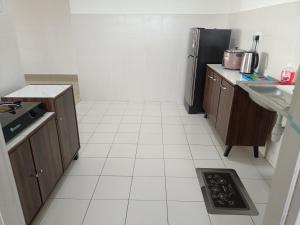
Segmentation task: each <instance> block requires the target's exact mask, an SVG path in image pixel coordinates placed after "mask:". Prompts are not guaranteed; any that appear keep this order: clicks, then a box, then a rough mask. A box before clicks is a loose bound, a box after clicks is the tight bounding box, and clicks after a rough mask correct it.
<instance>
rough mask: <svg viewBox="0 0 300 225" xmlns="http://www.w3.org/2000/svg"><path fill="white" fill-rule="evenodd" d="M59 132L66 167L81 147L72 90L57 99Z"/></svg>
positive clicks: (56, 108) (56, 109)
mask: <svg viewBox="0 0 300 225" xmlns="http://www.w3.org/2000/svg"><path fill="white" fill-rule="evenodd" d="M55 111H56V114H57V125H58V133H59V138H60V145H61V148H62V151H61V155H62V160H63V165H64V167H65V168H66V167H67V166H68V165H69V163H70V162H71V161H72V159H73V158H74V157H75V156H76V154H77V152H78V149H79V147H80V146H79V137H78V128H77V119H76V112H75V106H74V102H73V93H72V92H71V90H69V91H67V92H66V93H65V94H64V95H61V96H59V97H58V98H57V99H56V100H55Z"/></svg>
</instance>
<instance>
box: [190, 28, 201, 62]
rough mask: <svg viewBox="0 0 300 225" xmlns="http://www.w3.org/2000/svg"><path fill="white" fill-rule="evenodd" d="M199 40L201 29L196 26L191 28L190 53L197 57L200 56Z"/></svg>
mask: <svg viewBox="0 0 300 225" xmlns="http://www.w3.org/2000/svg"><path fill="white" fill-rule="evenodd" d="M199 40H200V30H199V29H196V28H193V29H190V39H189V49H188V55H192V56H196V57H197V56H198V49H199Z"/></svg>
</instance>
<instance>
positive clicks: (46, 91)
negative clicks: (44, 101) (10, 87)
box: [5, 85, 71, 98]
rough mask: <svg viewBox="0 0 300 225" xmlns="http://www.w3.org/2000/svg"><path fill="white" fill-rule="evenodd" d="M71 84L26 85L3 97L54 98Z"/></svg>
mask: <svg viewBox="0 0 300 225" xmlns="http://www.w3.org/2000/svg"><path fill="white" fill-rule="evenodd" d="M70 86H71V85H28V86H25V87H24V88H21V89H19V90H17V91H15V92H13V93H10V94H9V95H6V96H5V97H7V98H9V97H14V98H55V97H57V96H58V95H60V94H61V93H62V92H64V91H65V90H66V89H68V88H69V87H70Z"/></svg>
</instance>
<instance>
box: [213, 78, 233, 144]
mask: <svg viewBox="0 0 300 225" xmlns="http://www.w3.org/2000/svg"><path fill="white" fill-rule="evenodd" d="M220 90H221V92H220V100H219V108H218V116H217V121H216V130H217V131H218V133H219V135H220V137H221V139H222V140H223V141H224V142H226V137H227V130H228V126H229V120H230V115H231V106H232V100H233V95H234V87H233V86H232V85H230V84H229V83H228V82H227V81H225V80H222V83H221V89H220Z"/></svg>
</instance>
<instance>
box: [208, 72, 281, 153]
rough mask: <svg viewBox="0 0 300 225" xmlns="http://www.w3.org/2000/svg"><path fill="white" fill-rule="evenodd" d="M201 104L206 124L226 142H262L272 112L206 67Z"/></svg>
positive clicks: (266, 133) (234, 143)
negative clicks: (206, 119) (208, 123)
mask: <svg viewBox="0 0 300 225" xmlns="http://www.w3.org/2000/svg"><path fill="white" fill-rule="evenodd" d="M205 81H206V83H205V90H204V101H203V107H204V110H205V112H206V116H207V118H208V120H209V122H210V124H211V125H212V126H213V127H214V128H215V131H216V132H217V134H218V135H219V136H220V138H221V140H222V141H223V142H224V144H225V145H227V150H226V152H225V156H227V155H228V153H229V151H230V150H231V147H232V146H234V145H238V146H253V147H254V151H255V156H257V155H258V146H264V145H265V144H266V140H267V136H268V135H269V133H270V131H271V129H272V126H273V122H274V119H275V117H276V113H274V112H271V111H268V110H266V109H264V108H262V107H261V106H259V105H257V104H256V103H255V102H253V101H252V100H251V99H250V98H249V95H248V93H247V92H245V91H244V90H243V89H241V88H240V87H239V86H237V85H234V84H231V83H230V82H229V81H227V80H226V79H225V78H223V77H222V75H221V74H218V73H217V72H215V71H214V70H212V69H211V68H209V67H208V68H207V73H206V80H205Z"/></svg>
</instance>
